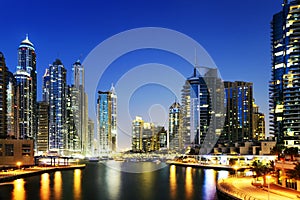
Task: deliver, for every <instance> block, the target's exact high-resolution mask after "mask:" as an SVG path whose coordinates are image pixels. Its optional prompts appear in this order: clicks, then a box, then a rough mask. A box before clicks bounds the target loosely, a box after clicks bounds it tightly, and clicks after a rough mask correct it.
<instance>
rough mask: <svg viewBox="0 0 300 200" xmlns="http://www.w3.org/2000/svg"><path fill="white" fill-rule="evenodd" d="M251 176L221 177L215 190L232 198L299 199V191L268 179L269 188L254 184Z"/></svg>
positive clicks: (259, 199) (258, 199)
mask: <svg viewBox="0 0 300 200" xmlns="http://www.w3.org/2000/svg"><path fill="white" fill-rule="evenodd" d="M254 181H255V180H254V178H252V177H234V176H232V177H229V178H226V179H221V180H219V181H218V183H217V190H218V191H219V192H221V193H223V194H225V195H227V196H229V197H231V198H232V199H251V200H264V199H270V200H275V199H280V200H291V199H300V192H297V191H295V190H292V189H288V188H283V187H281V186H279V185H276V184H273V183H272V180H270V182H271V183H270V185H269V186H270V188H269V189H268V187H262V186H255V185H253V184H252V183H253V182H254Z"/></svg>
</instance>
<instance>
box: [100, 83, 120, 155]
mask: <svg viewBox="0 0 300 200" xmlns="http://www.w3.org/2000/svg"><path fill="white" fill-rule="evenodd" d="M97 129H98V140H99V148H98V151H99V154H100V155H101V154H107V153H111V152H113V151H116V149H117V95H116V92H115V89H114V87H113V86H112V88H111V90H110V91H107V92H102V91H98V99H97Z"/></svg>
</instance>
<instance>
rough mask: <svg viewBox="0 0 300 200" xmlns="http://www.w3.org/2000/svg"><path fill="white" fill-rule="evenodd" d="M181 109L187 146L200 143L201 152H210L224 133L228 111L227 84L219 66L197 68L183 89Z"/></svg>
mask: <svg viewBox="0 0 300 200" xmlns="http://www.w3.org/2000/svg"><path fill="white" fill-rule="evenodd" d="M197 71H199V72H202V73H201V75H200V74H198V73H197ZM181 111H182V138H183V144H184V148H185V149H186V148H188V147H193V146H198V147H200V154H208V153H210V152H211V151H212V150H213V147H214V146H215V144H216V142H217V140H218V138H219V137H220V135H221V131H222V128H223V124H224V113H225V111H224V86H223V81H222V79H221V78H220V77H219V74H218V70H217V69H215V68H207V67H199V69H198V67H197V66H196V67H195V68H194V73H193V76H192V77H190V78H188V79H187V81H186V82H185V85H184V86H183V89H182V99H181Z"/></svg>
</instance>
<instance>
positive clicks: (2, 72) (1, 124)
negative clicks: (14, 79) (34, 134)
mask: <svg viewBox="0 0 300 200" xmlns="http://www.w3.org/2000/svg"><path fill="white" fill-rule="evenodd" d="M6 76H7V67H6V63H5V58H4V55H3V53H2V52H0V97H1V98H0V108H1V109H0V138H6V137H7V118H6V113H7V93H6V90H7V80H6V79H7V78H6Z"/></svg>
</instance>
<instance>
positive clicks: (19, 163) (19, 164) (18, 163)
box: [17, 162, 22, 170]
mask: <svg viewBox="0 0 300 200" xmlns="http://www.w3.org/2000/svg"><path fill="white" fill-rule="evenodd" d="M21 164H22V163H21V162H17V166H18V168H19V170H20V167H21Z"/></svg>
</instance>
